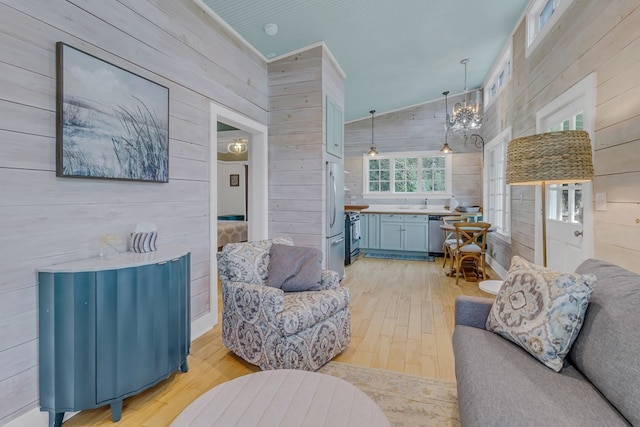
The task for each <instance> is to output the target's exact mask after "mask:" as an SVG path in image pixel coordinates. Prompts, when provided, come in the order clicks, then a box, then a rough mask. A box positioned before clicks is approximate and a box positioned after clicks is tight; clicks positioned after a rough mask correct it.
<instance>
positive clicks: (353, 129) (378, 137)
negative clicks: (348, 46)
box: [345, 95, 482, 205]
mask: <svg viewBox="0 0 640 427" xmlns="http://www.w3.org/2000/svg"><path fill="white" fill-rule="evenodd" d="M461 99H462V97H461V96H460V95H457V96H451V97H449V100H448V103H449V109H451V106H453V105H454V104H455V103H456V102H458V101H460V100H461ZM372 109H374V108H372ZM363 113H364V112H363ZM444 123H445V103H444V98H442V99H438V100H435V101H432V102H428V103H425V104H421V105H419V106H414V107H409V108H406V109H403V110H399V111H395V112H392V113H387V114H376V115H375V118H374V141H375V145H376V147H377V149H378V151H379V152H380V153H389V152H405V151H407V152H411V151H439V150H440V148H442V145H443V144H444ZM449 145H450V146H451V148H452V149H453V150H454V152H453V154H452V156H453V157H452V167H453V182H452V186H453V194H454V195H455V196H456V199H457V200H458V201H459V202H460V204H462V205H482V150H481V149H478V148H476V147H475V146H474V144H473V143H472V142H471V140H468V141H467V143H466V144H465V142H464V139H463V138H462V137H460V136H457V135H451V136H449ZM370 147H371V117H370V116H369V118H367V119H362V120H357V121H354V122H350V123H347V124H346V125H345V169H346V170H348V171H349V174H348V175H347V179H346V185H347V187H348V188H349V192H348V193H347V197H346V203H347V204H352V205H355V204H360V203H380V202H381V200H380V199H366V198H363V191H362V190H363V189H362V182H363V181H362V178H363V177H362V156H363V154H366V153H367V152H368V151H369V148H370ZM403 200H404V198H402V199H401V201H403ZM423 200H424V197H419V198H413V199H412V198H411V197H409V202H410V203H421V202H422V201H423ZM382 202H392V200H384V201H382ZM395 203H399V201H398V200H396V201H395Z"/></svg>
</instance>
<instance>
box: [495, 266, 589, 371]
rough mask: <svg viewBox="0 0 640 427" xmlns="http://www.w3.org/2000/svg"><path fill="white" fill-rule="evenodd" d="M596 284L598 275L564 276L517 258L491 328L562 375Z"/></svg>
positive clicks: (507, 278)
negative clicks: (567, 356)
mask: <svg viewBox="0 0 640 427" xmlns="http://www.w3.org/2000/svg"><path fill="white" fill-rule="evenodd" d="M595 283H596V277H595V276H594V275H593V274H577V273H560V272H557V271H552V270H548V269H546V268H544V267H541V266H539V265H535V264H532V263H530V262H528V261H527V260H525V259H524V258H521V257H519V256H514V257H513V258H512V259H511V267H510V268H509V271H508V272H507V275H506V277H505V280H504V284H503V285H502V288H501V289H500V292H499V293H498V296H497V297H496V300H495V302H494V303H493V307H492V308H491V311H490V313H489V317H488V318H487V323H486V328H487V330H489V331H493V332H495V333H497V334H499V335H501V336H502V337H504V338H506V339H508V340H510V341H513V342H514V343H516V344H518V345H519V346H520V347H522V348H524V349H525V350H527V351H528V352H529V353H531V355H533V356H534V357H535V358H537V359H538V360H540V361H541V362H542V363H544V364H545V365H546V366H548V367H549V368H551V369H553V370H554V371H556V372H559V371H560V369H562V362H563V360H564V358H565V356H566V355H567V353H568V352H569V349H570V348H571V345H572V344H573V342H574V341H575V339H576V337H577V336H578V333H579V332H580V328H581V327H582V322H583V320H584V314H585V312H586V311H587V306H588V305H589V299H590V298H591V294H592V293H593V290H594V289H595Z"/></svg>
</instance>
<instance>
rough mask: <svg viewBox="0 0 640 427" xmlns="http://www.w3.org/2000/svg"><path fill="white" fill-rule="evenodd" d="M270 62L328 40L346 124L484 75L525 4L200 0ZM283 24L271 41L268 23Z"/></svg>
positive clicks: (521, 0) (459, 88)
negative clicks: (342, 76) (340, 75)
mask: <svg viewBox="0 0 640 427" xmlns="http://www.w3.org/2000/svg"><path fill="white" fill-rule="evenodd" d="M202 1H203V2H204V3H206V4H207V5H208V6H209V7H210V8H211V9H212V10H213V11H214V12H215V13H216V14H217V15H218V16H220V17H221V18H222V19H223V20H224V21H225V22H226V23H227V24H229V25H230V26H231V27H232V28H233V29H234V30H235V31H236V32H238V34H240V35H241V36H242V37H243V38H244V39H245V40H247V41H248V42H249V43H250V44H251V45H252V46H253V47H255V48H256V49H257V50H258V51H259V52H261V53H262V54H263V55H264V56H265V57H267V58H271V57H274V56H276V57H277V56H280V55H283V54H286V53H288V52H292V51H294V50H297V49H300V48H304V47H306V46H309V45H312V44H314V43H318V42H321V41H324V43H325V44H326V45H327V47H328V48H329V50H330V51H331V52H332V53H333V55H334V56H335V58H336V60H337V61H338V63H339V64H340V65H341V67H342V68H343V70H344V72H345V73H346V75H347V78H346V81H345V120H346V121H352V120H356V119H360V118H366V117H369V110H372V109H375V110H377V114H380V113H384V112H388V111H392V110H397V109H400V108H404V107H408V106H411V105H416V104H421V103H424V102H428V101H431V100H434V99H438V98H441V97H442V92H443V91H445V90H449V91H450V92H451V94H452V95H455V94H457V93H461V92H463V91H464V66H463V65H461V64H460V60H461V59H463V58H469V60H470V62H469V64H468V66H467V71H468V75H467V87H468V88H469V89H473V88H478V87H481V86H482V82H483V80H484V78H485V76H486V75H487V74H488V73H489V71H490V67H491V66H492V65H493V62H494V60H495V59H496V57H497V56H498V54H499V53H500V51H501V49H502V48H503V46H504V44H505V42H506V41H507V39H508V38H509V36H510V35H511V34H512V32H513V30H514V29H515V26H516V24H517V23H518V21H519V20H520V18H521V17H522V14H523V12H524V10H525V7H526V6H527V3H528V0H483V1H479V0H394V1H392V0H233V1H231V0H202ZM268 23H275V24H277V25H278V30H279V31H278V34H277V35H275V36H268V35H267V34H266V33H265V31H264V26H265V25H266V24H268Z"/></svg>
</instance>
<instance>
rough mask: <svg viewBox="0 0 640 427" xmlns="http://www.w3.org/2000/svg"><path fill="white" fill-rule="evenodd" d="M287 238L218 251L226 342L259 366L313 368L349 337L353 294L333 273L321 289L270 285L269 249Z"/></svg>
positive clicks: (327, 273)
mask: <svg viewBox="0 0 640 427" xmlns="http://www.w3.org/2000/svg"><path fill="white" fill-rule="evenodd" d="M273 243H278V244H286V245H293V242H292V241H291V240H289V239H286V238H276V239H273V240H262V241H257V242H246V243H230V244H227V245H225V246H224V248H223V249H222V252H221V253H220V254H219V255H218V269H219V272H220V280H221V283H222V342H223V343H224V345H225V346H226V347H227V348H229V349H230V350H231V351H233V352H234V353H235V354H237V355H238V356H240V357H242V358H243V359H244V360H246V361H247V362H249V363H252V364H254V365H258V366H259V367H260V368H261V369H263V370H266V369H303V370H308V371H315V370H317V369H318V368H320V367H321V366H322V365H324V364H325V363H327V362H328V361H330V360H331V359H332V358H333V357H335V356H336V355H338V354H340V353H341V352H342V351H343V350H344V349H345V348H346V347H347V344H348V343H349V341H350V340H351V316H350V313H349V302H350V295H349V291H348V290H347V289H346V288H343V287H341V286H340V282H339V278H338V274H337V273H336V272H335V271H328V270H325V271H323V272H322V281H321V288H322V289H321V290H319V291H306V292H284V291H282V290H281V289H278V288H273V287H270V286H267V275H268V271H269V262H270V256H269V250H270V249H271V245H272V244H273Z"/></svg>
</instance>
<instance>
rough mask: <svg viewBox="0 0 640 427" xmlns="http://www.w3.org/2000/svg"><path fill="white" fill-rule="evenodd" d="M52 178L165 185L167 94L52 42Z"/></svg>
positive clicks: (128, 74) (166, 90)
mask: <svg viewBox="0 0 640 427" xmlns="http://www.w3.org/2000/svg"><path fill="white" fill-rule="evenodd" d="M56 59H57V99H56V102H57V105H56V107H57V112H56V127H57V129H56V150H57V151H56V176H59V177H82V178H107V179H119V180H133V181H152V182H168V181H169V89H168V88H166V87H164V86H161V85H159V84H157V83H154V82H152V81H150V80H147V79H145V78H143V77H140V76H138V75H136V74H133V73H131V72H129V71H127V70H124V69H122V68H120V67H118V66H115V65H113V64H110V63H108V62H105V61H103V60H101V59H99V58H96V57H95V56H92V55H89V54H87V53H85V52H82V51H80V50H78V49H75V48H73V47H71V46H68V45H66V44H64V43H62V42H58V43H56Z"/></svg>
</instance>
